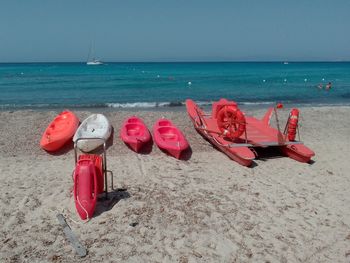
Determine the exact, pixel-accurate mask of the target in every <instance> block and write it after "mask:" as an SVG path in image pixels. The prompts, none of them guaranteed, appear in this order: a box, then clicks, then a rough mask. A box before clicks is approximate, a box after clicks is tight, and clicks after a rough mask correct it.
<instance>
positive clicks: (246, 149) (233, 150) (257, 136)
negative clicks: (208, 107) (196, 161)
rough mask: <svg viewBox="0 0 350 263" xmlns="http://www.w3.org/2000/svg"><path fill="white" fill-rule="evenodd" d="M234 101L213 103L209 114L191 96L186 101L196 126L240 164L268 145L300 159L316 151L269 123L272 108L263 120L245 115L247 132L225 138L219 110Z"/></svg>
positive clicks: (250, 160)
mask: <svg viewBox="0 0 350 263" xmlns="http://www.w3.org/2000/svg"><path fill="white" fill-rule="evenodd" d="M231 104H234V102H230V101H227V100H226V99H221V100H220V101H218V102H215V103H214V104H213V111H212V114H211V115H208V114H205V113H204V112H203V111H202V110H201V109H200V108H198V106H197V105H196V104H195V103H194V102H193V101H192V100H187V101H186V107H187V112H188V115H189V116H190V118H191V120H192V122H193V125H194V127H195V129H196V130H197V131H198V132H199V133H200V134H201V135H202V136H204V137H205V138H206V139H207V140H209V141H210V142H211V143H212V144H213V145H214V146H215V147H217V148H218V149H219V150H221V151H222V152H223V153H225V154H226V155H227V156H229V157H230V158H231V159H232V160H234V161H236V162H238V163H239V164H241V165H244V166H250V165H251V164H252V162H253V160H254V159H255V157H256V156H255V154H254V152H255V151H254V150H253V149H254V148H257V147H269V146H279V147H281V150H282V152H283V153H284V154H285V155H287V156H288V157H290V158H292V159H295V160H297V161H299V162H309V161H310V159H311V157H312V156H314V155H315V153H314V152H313V151H312V150H310V149H309V148H307V147H306V146H305V145H303V144H301V143H300V142H291V141H288V140H286V138H285V136H284V135H283V134H282V133H281V132H279V131H278V130H276V129H274V128H272V127H271V126H269V122H270V119H271V115H272V113H273V108H270V109H269V110H268V111H267V113H266V114H265V116H264V117H263V118H262V120H258V119H256V118H254V117H249V116H245V119H246V134H243V135H241V136H240V137H239V138H237V139H236V140H234V141H232V140H229V139H226V138H224V137H223V136H222V133H221V131H220V129H219V128H218V125H217V120H216V114H217V112H218V111H219V110H220V107H222V105H231ZM245 135H247V137H245ZM252 150H253V151H254V152H253V151H252Z"/></svg>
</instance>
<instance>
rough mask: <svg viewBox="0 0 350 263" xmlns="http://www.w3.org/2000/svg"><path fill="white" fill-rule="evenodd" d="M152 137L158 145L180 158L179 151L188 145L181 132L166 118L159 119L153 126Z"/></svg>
mask: <svg viewBox="0 0 350 263" xmlns="http://www.w3.org/2000/svg"><path fill="white" fill-rule="evenodd" d="M153 137H154V141H155V143H156V144H157V145H158V147H159V148H160V149H162V150H164V151H166V152H168V153H169V154H170V155H172V156H173V157H175V158H177V159H180V156H181V153H182V152H183V151H184V150H186V149H187V148H188V147H189V144H188V142H187V140H186V138H185V136H184V135H183V134H182V132H181V131H180V130H179V129H178V128H177V127H176V126H175V125H174V124H173V123H172V122H171V121H170V120H168V119H159V120H157V121H156V123H155V124H154V126H153Z"/></svg>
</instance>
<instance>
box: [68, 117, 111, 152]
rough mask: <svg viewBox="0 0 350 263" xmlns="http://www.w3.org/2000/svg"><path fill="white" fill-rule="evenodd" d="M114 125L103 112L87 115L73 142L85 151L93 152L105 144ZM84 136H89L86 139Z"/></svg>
mask: <svg viewBox="0 0 350 263" xmlns="http://www.w3.org/2000/svg"><path fill="white" fill-rule="evenodd" d="M111 132H112V126H111V124H110V123H109V121H108V119H107V118H106V116H104V115H103V114H92V115H90V116H89V117H87V118H86V119H85V120H84V121H83V122H82V123H81V125H80V126H79V128H78V130H77V131H76V133H75V134H74V137H73V142H74V143H77V147H78V148H79V149H80V150H82V151H83V152H91V151H92V150H95V149H96V148H98V147H99V146H101V145H103V144H104V142H106V141H107V140H108V138H109V137H110V136H111ZM84 138H87V139H86V140H84Z"/></svg>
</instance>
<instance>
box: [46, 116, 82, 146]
mask: <svg viewBox="0 0 350 263" xmlns="http://www.w3.org/2000/svg"><path fill="white" fill-rule="evenodd" d="M78 126H79V119H78V117H77V116H76V115H75V114H74V113H73V112H71V111H63V112H61V113H60V114H58V115H57V116H56V117H55V118H54V120H53V121H52V122H51V123H50V124H49V126H48V127H47V128H46V130H45V132H44V134H43V136H42V137H41V140H40V146H41V148H43V149H44V150H46V151H49V152H53V151H57V150H59V149H60V148H61V147H63V145H64V144H66V143H67V142H68V141H69V140H71V139H72V137H73V135H74V133H75V131H76V130H77V128H78Z"/></svg>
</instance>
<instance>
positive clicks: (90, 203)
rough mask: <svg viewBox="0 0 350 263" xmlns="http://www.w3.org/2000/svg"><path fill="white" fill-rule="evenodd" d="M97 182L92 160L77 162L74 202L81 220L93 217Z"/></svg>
mask: <svg viewBox="0 0 350 263" xmlns="http://www.w3.org/2000/svg"><path fill="white" fill-rule="evenodd" d="M97 192H98V182H97V175H96V170H95V164H94V163H93V161H92V160H88V159H82V160H79V161H78V163H77V165H76V167H75V170H74V201H75V207H76V209H77V212H78V214H79V216H80V218H81V219H83V220H85V219H89V218H91V217H92V216H93V214H94V211H95V206H96V201H97Z"/></svg>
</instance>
